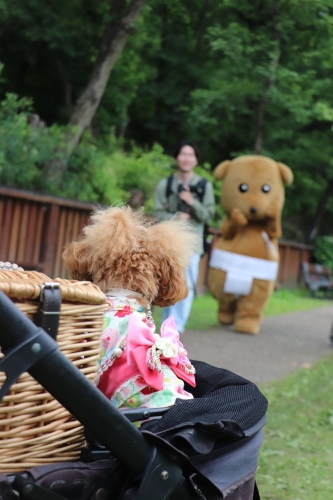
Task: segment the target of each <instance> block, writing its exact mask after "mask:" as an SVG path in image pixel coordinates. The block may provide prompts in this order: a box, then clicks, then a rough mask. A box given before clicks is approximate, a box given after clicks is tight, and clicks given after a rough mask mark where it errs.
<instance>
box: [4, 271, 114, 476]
mask: <svg viewBox="0 0 333 500" xmlns="http://www.w3.org/2000/svg"><path fill="white" fill-rule="evenodd" d="M52 281H54V282H58V283H59V284H60V289H61V294H62V305H61V315H60V325H59V330H58V337H57V342H58V345H59V348H60V350H61V351H62V352H63V354H64V355H65V356H66V357H67V358H68V359H70V360H71V362H72V363H74V365H75V366H77V367H78V368H79V369H80V371H81V372H82V373H84V374H85V375H86V377H87V378H88V379H90V380H91V381H92V382H93V380H94V378H95V377H96V360H97V358H98V355H99V340H100V335H101V332H102V328H103V317H104V313H105V311H106V310H107V309H108V304H107V303H106V299H105V295H104V294H103V293H102V292H101V290H100V289H99V288H98V287H97V286H95V285H93V284H92V283H90V282H85V281H81V282H80V281H71V280H64V279H59V278H57V279H55V280H52V279H50V278H49V277H48V276H45V275H44V274H42V273H38V272H36V271H0V290H1V291H3V292H4V293H5V294H6V295H7V296H9V297H10V298H11V299H12V301H13V302H14V303H15V304H16V306H17V307H18V308H19V309H20V310H21V311H22V312H23V313H24V314H25V315H26V316H27V317H28V318H29V319H31V320H33V319H34V317H35V315H36V313H37V310H38V305H39V300H37V299H38V298H39V295H40V291H41V288H40V286H41V285H42V284H43V283H44V282H52ZM1 356H2V355H1V354H0V357H1ZM54 376H55V377H56V376H57V374H56V373H55V374H54ZM4 381H5V375H4V374H3V373H1V372H0V386H2V384H3V383H4ZM0 443H1V444H0V473H5V472H17V471H21V470H26V469H28V468H31V467H35V466H38V465H45V464H49V463H55V462H65V461H72V460H77V459H78V458H79V454H80V449H81V448H82V446H83V445H84V435H83V428H82V426H81V424H80V423H79V422H78V421H77V420H75V419H74V417H72V415H70V414H69V413H68V412H67V410H65V409H64V408H63V407H62V406H61V405H60V403H58V401H56V400H55V399H54V398H53V397H52V396H51V395H50V394H49V393H48V392H47V391H46V390H45V389H44V388H43V387H41V386H40V385H39V384H38V383H37V382H36V381H35V380H34V379H33V378H32V377H31V376H30V375H29V374H28V373H24V374H23V375H22V376H21V377H20V378H19V379H18V380H17V382H16V383H15V384H14V385H13V386H12V387H11V389H10V391H9V393H8V394H7V395H6V396H5V398H4V400H3V402H2V403H1V405H0Z"/></svg>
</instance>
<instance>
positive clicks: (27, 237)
mask: <svg viewBox="0 0 333 500" xmlns="http://www.w3.org/2000/svg"><path fill="white" fill-rule="evenodd" d="M94 208H96V205H94V204H92V203H84V202H78V201H74V200H69V199H66V198H61V197H58V196H46V195H42V194H38V193H33V192H30V191H23V190H21V189H11V188H7V187H2V186H0V260H2V261H9V262H15V263H17V264H19V265H20V266H22V267H23V268H24V269H26V270H31V269H34V270H37V271H42V272H44V273H45V274H46V275H47V276H49V277H50V278H56V277H61V278H68V277H69V276H68V273H67V270H66V266H65V264H64V261H63V260H62V253H63V250H64V247H65V245H66V244H68V243H69V242H70V241H71V240H72V239H74V238H77V237H78V236H79V235H80V233H81V231H82V228H83V227H84V226H85V225H86V224H87V223H88V221H89V217H90V214H91V212H92V210H93V209H94ZM210 233H211V234H212V236H213V241H212V247H214V244H215V243H216V241H217V238H218V237H219V236H220V231H219V230H218V229H214V228H211V229H210ZM279 248H280V268H279V275H278V282H279V283H280V284H281V285H283V286H286V287H296V286H297V285H298V284H300V282H301V278H302V274H301V267H302V262H303V261H304V262H310V259H311V253H312V247H310V246H307V245H301V244H298V243H292V242H287V241H280V242H279ZM208 261H209V255H208V254H206V255H204V256H203V257H202V259H201V262H200V270H199V278H198V291H199V293H200V292H203V291H205V290H206V288H207V274H208Z"/></svg>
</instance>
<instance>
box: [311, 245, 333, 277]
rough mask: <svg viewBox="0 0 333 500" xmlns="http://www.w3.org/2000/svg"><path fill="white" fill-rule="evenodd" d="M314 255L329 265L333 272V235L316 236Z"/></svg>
mask: <svg viewBox="0 0 333 500" xmlns="http://www.w3.org/2000/svg"><path fill="white" fill-rule="evenodd" d="M314 255H315V258H316V260H317V261H318V262H320V263H321V264H322V265H324V266H328V267H329V268H330V269H331V270H332V272H333V236H319V237H318V238H316V245H315V249H314Z"/></svg>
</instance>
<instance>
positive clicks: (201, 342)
mask: <svg viewBox="0 0 333 500" xmlns="http://www.w3.org/2000/svg"><path fill="white" fill-rule="evenodd" d="M332 323H333V306H328V307H322V308H318V309H313V310H311V311H303V312H294V313H289V314H282V315H279V316H270V317H268V318H265V319H264V321H263V323H262V327H261V331H260V333H259V334H258V335H246V334H242V333H236V332H234V331H233V330H232V328H231V327H221V328H211V329H209V330H207V331H206V332H198V331H186V332H185V333H183V335H182V336H181V340H182V342H183V343H184V346H185V347H186V349H187V351H188V354H189V357H190V359H200V360H202V361H206V362H207V363H210V364H212V365H214V366H218V367H222V368H227V369H228V370H231V371H233V372H235V373H237V374H239V375H242V376H243V377H245V378H247V379H249V380H251V381H252V382H255V383H259V382H269V381H270V380H277V379H281V378H283V377H284V376H285V375H286V374H287V373H289V372H291V371H293V370H296V369H298V368H300V367H302V366H310V365H311V364H312V363H313V362H314V361H316V360H317V359H319V358H322V357H323V356H327V355H329V354H331V353H332V352H333V348H332V347H331V345H330V339H329V336H330V330H331V326H332Z"/></svg>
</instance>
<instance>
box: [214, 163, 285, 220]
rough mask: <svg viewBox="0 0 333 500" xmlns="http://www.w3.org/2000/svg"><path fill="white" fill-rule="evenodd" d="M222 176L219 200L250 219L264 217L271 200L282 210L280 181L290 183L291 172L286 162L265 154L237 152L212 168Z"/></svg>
mask: <svg viewBox="0 0 333 500" xmlns="http://www.w3.org/2000/svg"><path fill="white" fill-rule="evenodd" d="M214 177H215V178H216V179H223V186H222V191H221V203H222V206H223V208H224V210H225V211H226V212H227V214H229V213H230V212H231V210H232V209H233V208H235V207H237V208H240V209H241V210H242V212H243V213H244V214H245V215H246V217H247V218H248V219H249V220H261V219H264V218H265V217H266V214H267V212H268V211H269V209H270V207H271V205H272V203H274V204H276V205H277V206H278V208H279V210H280V211H281V210H282V207H283V203H284V186H283V183H286V184H291V182H292V180H293V174H292V171H291V170H290V168H289V167H287V165H284V164H283V163H278V162H275V161H274V160H272V159H271V158H268V157H266V156H255V155H253V156H250V155H249V156H240V157H238V158H235V159H234V160H232V161H229V160H226V161H224V162H222V163H220V164H219V165H218V166H217V167H216V168H215V170H214Z"/></svg>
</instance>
